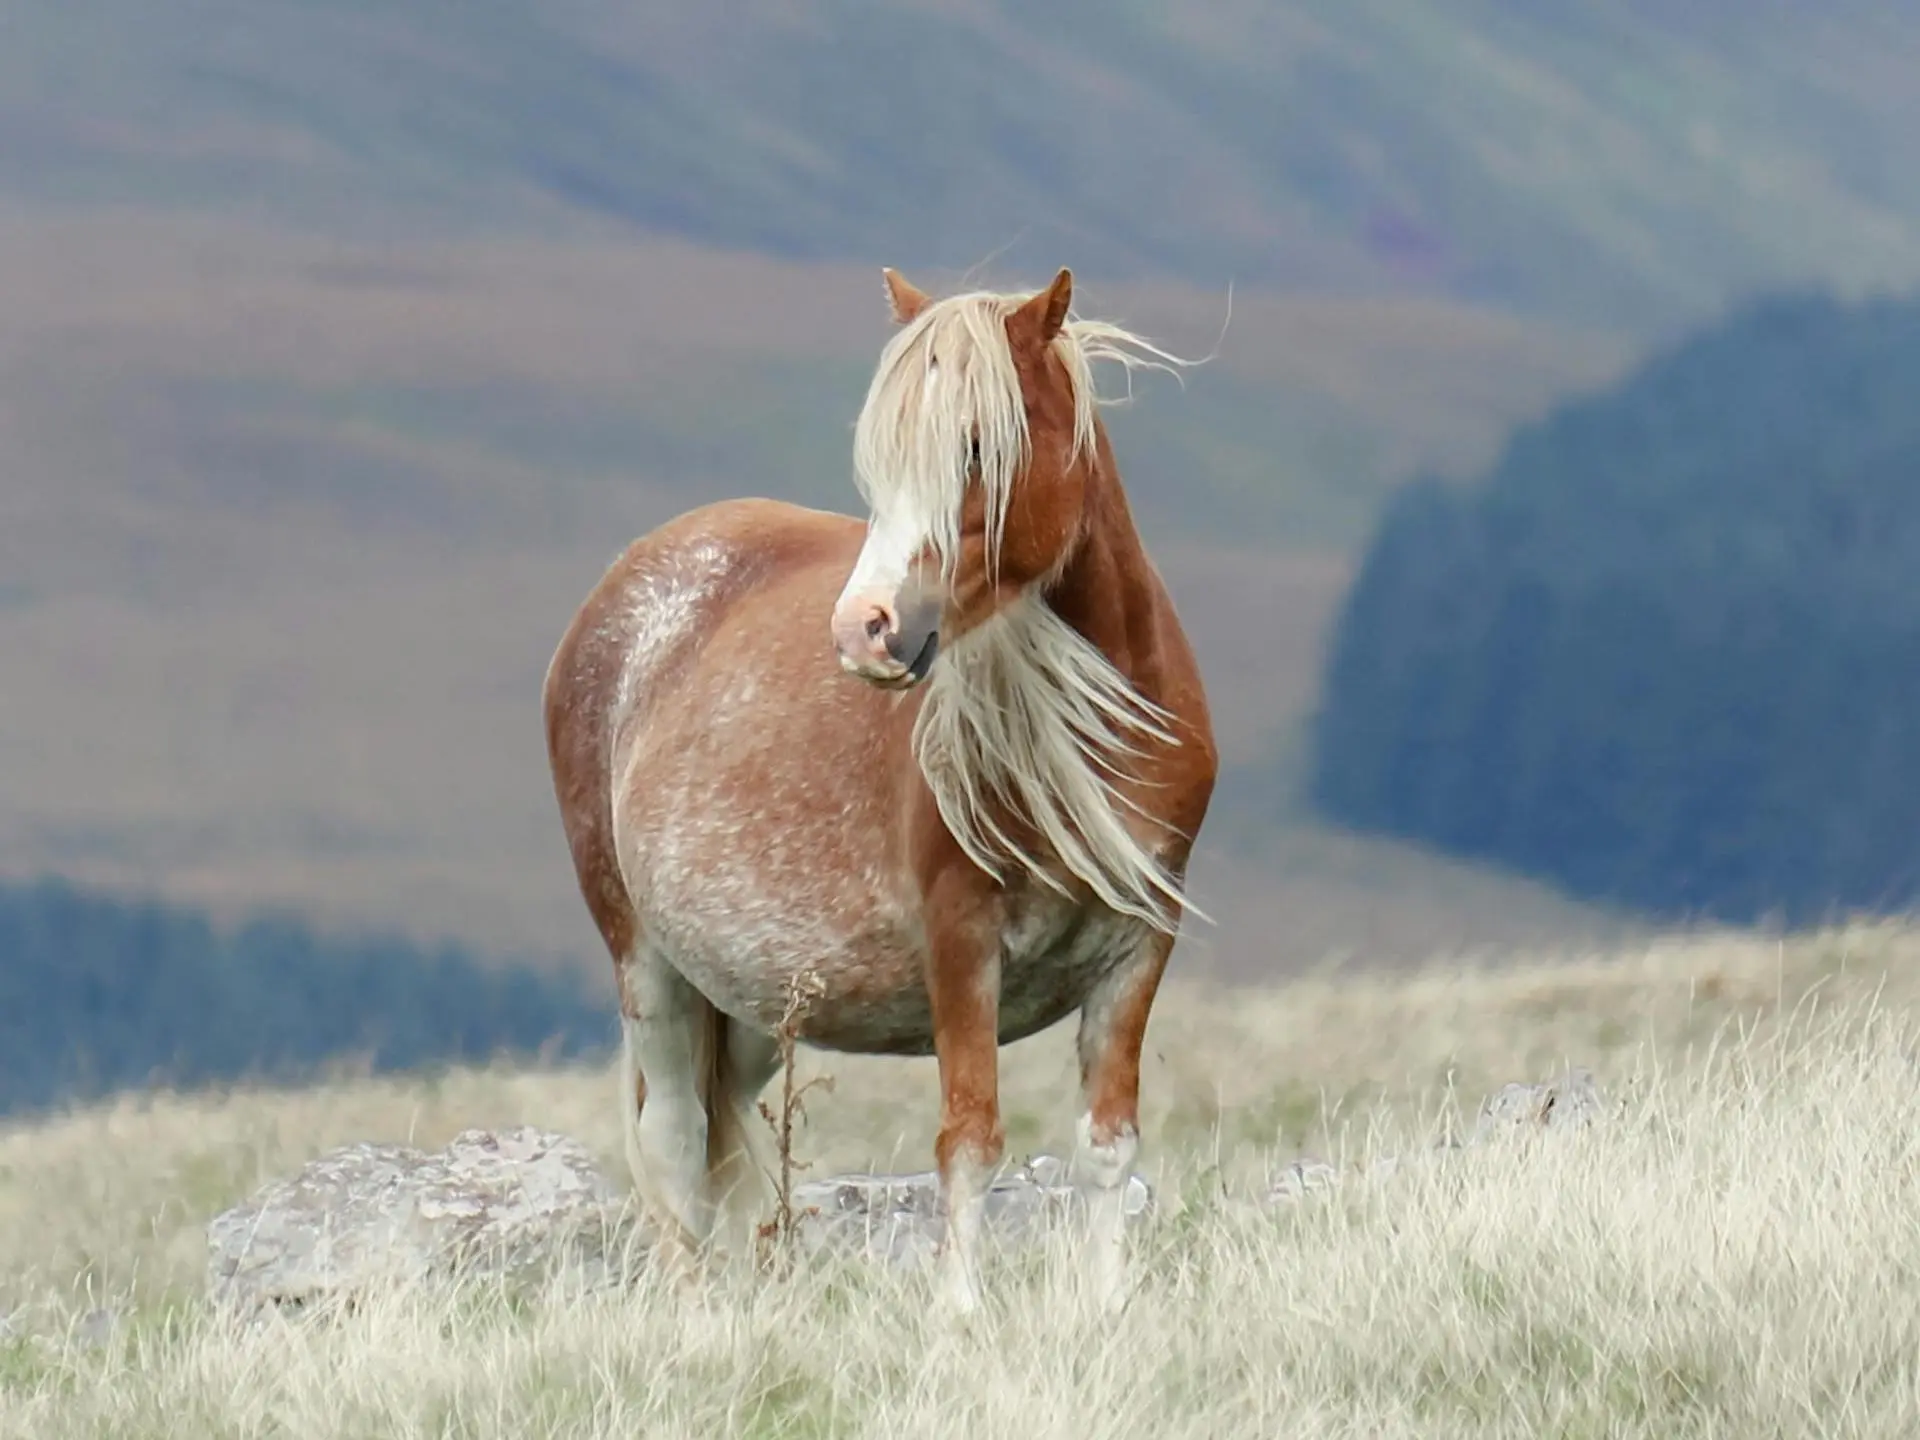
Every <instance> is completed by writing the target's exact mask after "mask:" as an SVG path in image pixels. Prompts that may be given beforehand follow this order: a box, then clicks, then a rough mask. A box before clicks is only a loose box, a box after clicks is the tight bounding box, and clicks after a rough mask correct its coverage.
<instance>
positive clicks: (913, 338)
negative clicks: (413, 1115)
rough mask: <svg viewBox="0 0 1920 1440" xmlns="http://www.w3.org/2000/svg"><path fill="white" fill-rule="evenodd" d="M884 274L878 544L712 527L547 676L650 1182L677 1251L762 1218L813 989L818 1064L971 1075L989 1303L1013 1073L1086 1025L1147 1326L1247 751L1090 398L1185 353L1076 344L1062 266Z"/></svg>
mask: <svg viewBox="0 0 1920 1440" xmlns="http://www.w3.org/2000/svg"><path fill="white" fill-rule="evenodd" d="M882 273H883V275H884V278H885V281H886V288H887V294H888V298H889V300H890V302H891V305H892V310H893V318H894V320H895V322H896V323H897V324H898V325H900V326H901V327H903V328H901V329H900V330H899V331H898V332H897V333H896V334H895V335H894V336H893V338H892V339H891V341H890V343H889V344H888V345H887V346H886V347H885V349H884V350H883V351H882V352H881V355H880V361H879V365H878V368H877V370H876V372H875V374H874V376H873V379H872V383H871V386H870V388H869V390H868V393H867V398H866V403H865V405H864V406H863V408H862V409H861V412H860V415H859V419H858V422H857V424H856V426H855V431H854V470H855V478H856V483H857V485H858V487H859V489H860V491H861V494H862V496H863V497H864V498H865V500H866V501H867V502H868V505H869V507H870V509H871V515H870V518H869V520H868V521H867V523H865V524H862V523H861V522H860V521H859V520H856V519H853V518H850V517H847V516H844V515H836V514H828V513H825V512H821V511H816V510H810V509H803V508H800V507H797V506H794V505H789V504H784V503H779V502H775V501H770V500H762V499H741V500H730V501H724V502H721V503H717V504H713V505H708V506H705V507H703V508H701V509H697V510H694V511H691V512H689V513H687V514H684V515H682V516H680V517H679V518H678V519H675V520H672V521H670V522H668V523H667V524H665V525H663V526H661V527H660V528H659V529H657V530H655V531H653V532H652V533H651V534H648V535H646V536H644V537H642V538H641V539H639V540H637V541H635V542H634V543H633V544H632V545H631V546H630V547H629V548H628V549H627V550H626V552H625V553H624V554H622V555H621V556H620V558H619V559H617V560H616V561H615V562H614V563H613V565H612V566H611V567H610V568H609V569H608V570H607V572H606V574H605V575H604V576H603V577H602V578H601V580H600V582H599V584H598V585H596V586H595V587H594V589H593V591H592V593H591V594H589V595H588V596H587V598H586V601H585V603H584V604H583V605H582V606H581V608H580V610H579V612H578V613H577V614H576V615H575V616H574V619H573V622H572V624H571V625H570V626H569V628H568V630H567V632H566V634H565V636H564V638H563V639H562V640H561V641H560V645H559V648H558V649H557V651H556V652H555V654H554V656H553V660H552V663H551V665H550V667H549V669H548V672H547V677H546V683H545V689H544V697H543V698H544V703H545V711H546V729H547V747H548V754H549V759H550V761H551V764H552V767H553V780H554V788H555V792H556V794H557V796H558V798H559V804H560V813H561V818H562V821H563V822H564V825H565V829H566V836H567V841H568V844H569V845H570V846H571V848H572V853H573V860H574V865H575V867H576V869H577V871H578V875H579V881H580V888H581V891H582V894H583V895H584V897H585V899H586V904H587V908H588V910H589V911H591V912H592V916H593V919H594V921H595V922H596V924H597V925H598V927H599V929H600V933H601V934H602V936H604V937H605V940H606V944H607V948H608V949H609V950H610V951H611V952H612V954H613V960H614V966H615V971H616V976H617V981H618V987H619V995H620V1012H621V1017H622V1033H623V1039H624V1044H623V1047H622V1049H623V1054H624V1066H623V1071H622V1074H623V1081H622V1094H621V1101H620V1103H621V1107H622V1111H623V1115H624V1121H625V1124H624V1129H625V1133H626V1138H627V1159H628V1163H629V1165H630V1167H631V1169H632V1171H633V1177H634V1182H635V1185H636V1188H637V1190H638V1193H639V1195H640V1197H641V1200H642V1203H643V1205H644V1206H645V1207H646V1208H647V1210H648V1211H649V1212H650V1213H651V1215H652V1216H653V1218H654V1219H655V1220H656V1222H658V1223H659V1225H660V1230H661V1236H662V1240H663V1241H665V1242H668V1251H669V1253H679V1254H683V1255H684V1254H687V1253H689V1252H690V1251H691V1250H692V1249H694V1248H697V1247H699V1246H700V1245H702V1244H703V1243H704V1242H705V1241H706V1240H707V1239H708V1238H709V1236H710V1235H711V1234H712V1233H713V1230H714V1226H715V1222H716V1219H717V1218H720V1217H730V1218H731V1219H733V1220H738V1219H740V1218H743V1217H741V1216H739V1215H738V1214H737V1213H734V1212H735V1207H734V1206H732V1205H723V1204H722V1201H723V1198H724V1197H725V1196H726V1195H727V1194H728V1193H729V1192H738V1191H741V1190H743V1189H744V1193H746V1194H748V1195H749V1196H750V1197H751V1198H753V1199H754V1200H756V1201H757V1200H760V1199H764V1197H765V1196H766V1194H767V1190H766V1189H765V1182H766V1180H767V1174H768V1172H767V1163H768V1161H769V1159H770V1156H769V1154H768V1148H769V1144H770V1137H769V1135H768V1134H767V1132H766V1130H765V1127H764V1122H762V1121H761V1119H760V1117H759V1116H758V1114H757V1113H756V1096H757V1095H758V1093H759V1091H760V1090H761V1088H762V1087H763V1086H764V1085H765V1084H766V1082H767V1081H768V1080H769V1079H770V1078H771V1076H772V1075H773V1073H774V1071H775V1069H776V1068H777V1063H778V1062H777V1057H778V1042H777V1038H776V1036H777V1033H778V1031H779V1029H780V1027H781V1024H782V1017H783V1015H784V1014H786V1013H788V1012H787V1007H788V1004H789V1000H790V998H791V997H792V996H793V995H795V994H796V992H798V993H800V994H801V995H802V996H803V997H804V1009H803V1012H802V1014H801V1018H800V1020H799V1022H798V1024H797V1026H796V1033H797V1037H798V1038H799V1039H800V1040H801V1041H802V1042H804V1043H806V1044H809V1045H813V1046H817V1047H822V1048H826V1049H830V1050H839V1051H852V1052H862V1053H868V1054H886V1055H925V1054H927V1053H929V1052H932V1053H933V1054H934V1055H935V1056H937V1057H938V1065H939V1075H940V1091H941V1108H940V1129H939V1137H938V1141H937V1143H936V1146H935V1157H936V1160H937V1164H938V1169H939V1176H940V1188H941V1194H942V1197H943V1201H944V1207H943V1208H944V1212H945V1220H944V1226H945V1230H944V1239H943V1241H942V1244H941V1247H940V1260H939V1275H940V1278H941V1287H940V1288H941V1290H942V1292H943V1293H944V1294H945V1296H946V1297H947V1298H948V1299H949V1300H951V1301H952V1302H953V1303H955V1304H956V1305H958V1306H959V1307H961V1308H962V1309H970V1308H972V1306H973V1305H974V1304H975V1303H977V1301H978V1297H979V1291H978V1283H979V1282H978V1270H977V1266H978V1251H979V1240H980V1227H981V1218H982V1210H983V1204H984V1198H985V1186H986V1183H987V1181H988V1179H989V1178H990V1174H991V1172H992V1170H993V1168H994V1167H995V1166H996V1165H997V1164H998V1163H999V1161H1000V1158H1001V1150H1002V1144H1003V1132H1002V1129H1001V1122H1000V1113H999V1101H998V1076H997V1068H998V1059H999V1057H998V1047H999V1046H1000V1045H1002V1044H1006V1043H1009V1042H1011V1041H1014V1040H1017V1039H1020V1038H1021V1037H1023V1036H1026V1035H1030V1034H1032V1033H1034V1032H1035V1031H1038V1030H1041V1029H1043V1028H1045V1027H1047V1026H1050V1025H1052V1024H1053V1023H1054V1022H1055V1021H1057V1020H1059V1019H1061V1018H1062V1017H1064V1016H1065V1015H1066V1014H1067V1013H1068V1012H1069V1011H1072V1010H1074V1009H1078V1010H1079V1012H1080V1025H1079V1061H1080V1080H1081V1090H1082V1099H1083V1105H1084V1109H1083V1113H1082V1115H1081V1118H1080V1120H1079V1123H1078V1127H1077V1132H1078V1133H1077V1141H1078V1144H1077V1147H1076V1148H1077V1152H1078V1153H1077V1157H1076V1158H1077V1161H1078V1164H1077V1165H1076V1169H1077V1170H1078V1171H1079V1174H1080V1178H1081V1180H1082V1182H1083V1183H1084V1184H1085V1185H1086V1186H1087V1188H1088V1189H1089V1191H1090V1195H1089V1214H1088V1232H1087V1233H1088V1241H1089V1244H1090V1246H1091V1248H1092V1252H1093V1259H1092V1267H1093V1273H1094V1280H1095V1285H1096V1288H1097V1292H1098V1293H1099V1295H1100V1296H1101V1297H1102V1298H1103V1299H1104V1300H1106V1301H1107V1302H1109V1303H1119V1302H1121V1301H1123V1300H1124V1298H1125V1295H1126V1293H1127V1290H1128V1288H1129V1282H1128V1273H1127V1265H1126V1256H1125V1243H1124V1241H1125V1237H1124V1233H1123V1221H1122V1212H1121V1197H1122V1193H1123V1190H1122V1187H1123V1186H1124V1184H1125V1182H1126V1179H1127V1176H1128V1174H1129V1173H1130V1170H1131V1168H1132V1166H1133V1164H1134V1161H1135V1157H1136V1152H1137V1148H1138V1136H1139V1131H1138V1110H1139V1083H1140V1049H1141V1042H1142V1039H1143V1037H1144V1033H1145V1031H1146V1026H1147V1014H1148V1011H1149V1009H1150V1008H1151V1006H1152V1004H1153V999H1154V993H1155V991H1156V989H1157V987H1158V985H1159V983H1160V978H1161V974H1162V972H1163V970H1164V969H1165V967H1166V964H1167V957H1168V955H1169V953H1170V952H1171V951H1172V949H1173V945H1174V938H1175V934H1176V931H1177V930H1178V928H1179V924H1180V918H1181V915H1182V913H1183V912H1185V911H1186V910H1188V909H1190V908H1191V907H1190V906H1188V905H1187V904H1186V902H1185V900H1184V890H1185V879H1186V870H1187V864H1188V857H1189V853H1190V851H1191V849H1192V846H1193V843H1194V839H1195V836H1196V834H1197V833H1198V831H1199V828H1200V824H1201V821H1202V820H1203V818H1204V817H1205V815H1206V811H1207V806H1208V802H1209V800H1210V797H1211V795H1212V792H1213V784H1214V773H1215V767H1216V753H1215V747H1214V739H1213V731H1212V724H1211V721H1210V719H1209V716H1208V711H1207V703H1206V696H1205V692H1204V690H1203V688H1202V686H1201V681H1200V674H1199V670H1198V667H1197V665H1196V664H1195V661H1194V656H1193V652H1192V651H1191V649H1190V648H1189V647H1188V643H1187V638H1186V636H1185V634H1184V633H1183V632H1182V630H1181V627H1180V622H1179V620H1178V618H1177V617H1176V616H1175V614H1174V609H1173V605H1172V603H1171V601H1170V600H1169V598H1168V595H1167V591H1166V588H1165V586H1164V585H1163V584H1162V583H1161V579H1160V576H1159V574H1158V573H1157V572H1156V570H1155V569H1154V566H1153V564H1152V562H1151V561H1150V560H1149V559H1148V558H1147V553H1146V550H1145V548H1144V547H1143V545H1142V543H1141V540H1140V536H1139V534H1138V533H1137V532H1136V531H1135V529H1134V524H1133V518H1132V515H1131V513H1130V512H1129V509H1128V505H1127V497H1126V494H1125V492H1124V491H1123V490H1122V488H1121V484H1120V472H1119V470H1118V468H1117V467H1116V465H1115V463H1114V457H1113V451H1112V448H1111V446H1110V445H1109V443H1108V439H1107V433H1106V429H1105V426H1104V425H1103V423H1102V422H1101V419H1100V417H1099V414H1098V412H1097V411H1096V408H1095V406H1096V396H1095V393H1094V389H1093V382H1092V377H1091V374H1090V370H1091V366H1092V363H1093V362H1095V361H1097V360H1110V361H1117V362H1119V363H1121V364H1123V365H1126V366H1128V367H1133V366H1140V365H1150V366H1157V367H1159V368H1166V362H1168V361H1172V360H1173V357H1172V356H1169V355H1167V354H1166V353H1165V352H1164V351H1161V350H1159V349H1157V348H1155V347H1154V346H1152V345H1149V344H1148V343H1147V342H1145V341H1143V340H1141V339H1139V338H1138V337H1137V336H1134V335H1132V334H1130V333H1129V332H1127V331H1126V330H1123V329H1121V328H1120V327H1119V326H1117V325H1112V324H1108V323H1104V322H1100V321H1094V320H1087V319H1080V318H1070V317H1069V314H1068V306H1069V302H1070V300H1071V298H1072V284H1073V282H1072V276H1071V274H1070V273H1069V272H1068V271H1066V270H1062V271H1060V273H1059V275H1058V276H1057V277H1056V278H1055V279H1054V281H1053V283H1052V284H1051V285H1050V286H1049V287H1047V288H1046V289H1044V290H1042V291H1040V292H1038V293H1037V294H1033V295H1003V294H993V293H972V294H963V295H956V296H953V297H950V298H947V299H943V300H932V299H929V298H928V297H927V296H926V295H924V294H922V293H921V292H920V291H919V290H917V289H915V288H914V287H913V286H912V285H910V284H909V283H908V282H907V281H905V280H903V279H902V278H901V277H900V276H899V275H897V274H896V273H895V272H893V271H891V270H887V271H883V272H882ZM1174 363H1187V362H1178V361H1176V362H1174ZM829 641H830V642H831V643H830V644H829ZM1196 913H1197V912H1196ZM674 1242H677V1244H676V1243H674ZM680 1247H685V1248H684V1249H682V1248H680Z"/></svg>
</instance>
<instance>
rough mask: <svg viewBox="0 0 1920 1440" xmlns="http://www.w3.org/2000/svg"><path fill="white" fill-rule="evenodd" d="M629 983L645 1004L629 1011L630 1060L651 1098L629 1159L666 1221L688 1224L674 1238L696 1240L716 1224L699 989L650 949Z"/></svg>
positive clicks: (632, 1002)
mask: <svg viewBox="0 0 1920 1440" xmlns="http://www.w3.org/2000/svg"><path fill="white" fill-rule="evenodd" d="M626 985H627V996H628V1002H629V1005H628V1008H630V1009H632V1010H634V1011H635V1012H637V1014H636V1016H632V1017H627V1016H623V1017H622V1032H623V1035H622V1038H623V1040H624V1046H625V1051H626V1056H627V1062H626V1063H627V1067H628V1068H629V1069H633V1068H637V1069H638V1070H639V1072H640V1074H641V1076H642V1077H644V1078H645V1080H646V1084H647V1103H646V1104H645V1105H644V1106H643V1107H642V1108H641V1110H640V1122H639V1125H638V1126H637V1128H636V1133H634V1134H632V1135H630V1136H629V1137H628V1152H627V1153H628V1160H629V1163H630V1164H632V1165H633V1168H634V1179H635V1182H636V1184H637V1185H638V1186H639V1188H640V1193H641V1197H642V1199H643V1200H645V1201H646V1202H647V1203H648V1204H649V1205H651V1206H652V1207H654V1208H655V1209H656V1210H657V1211H658V1212H659V1218H660V1220H661V1221H662V1222H671V1223H670V1224H668V1225H667V1228H668V1229H669V1230H671V1229H674V1228H676V1227H677V1228H678V1230H679V1231H680V1232H681V1233H680V1234H679V1235H678V1236H677V1237H671V1238H677V1240H678V1241H679V1242H680V1244H682V1245H683V1246H685V1247H687V1248H696V1247H698V1246H699V1245H701V1244H702V1243H704V1242H705V1240H706V1238H707V1234H708V1232H709V1231H710V1230H711V1229H712V1228H713V1201H712V1197H711V1196H710V1195H709V1194H708V1193H707V1112H706V1109H705V1107H704V1106H702V1105H701V1103H700V1091H699V1085H698V1082H697V1080H696V1078H695V1074H694V1037H693V1028H692V1027H693V1025H694V1022H695V1012H694V1007H693V1005H692V1004H691V1003H690V1002H691V1000H692V996H693V991H692V988H691V987H690V986H689V985H688V984H687V982H686V981H685V980H684V979H682V978H681V977H680V976H679V975H678V974H676V973H675V972H674V970H673V968H672V967H671V966H669V965H668V964H667V963H666V962H665V961H664V960H662V959H660V958H659V957H657V956H653V955H648V954H645V953H642V954H641V955H639V956H636V957H635V958H634V960H633V962H632V963H631V964H630V965H628V967H627V974H626ZM631 1093H632V1092H631V1091H629V1094H631ZM629 1104H631V1101H629ZM662 1238H663V1239H665V1238H670V1237H666V1236H663V1237H662Z"/></svg>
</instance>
